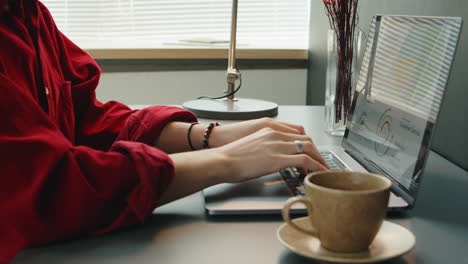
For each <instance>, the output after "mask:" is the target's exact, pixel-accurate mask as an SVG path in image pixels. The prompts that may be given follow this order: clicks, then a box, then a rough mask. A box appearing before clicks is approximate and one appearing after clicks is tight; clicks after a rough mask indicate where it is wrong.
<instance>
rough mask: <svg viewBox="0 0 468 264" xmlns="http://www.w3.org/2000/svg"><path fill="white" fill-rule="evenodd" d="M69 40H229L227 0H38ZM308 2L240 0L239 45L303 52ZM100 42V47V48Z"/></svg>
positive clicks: (305, 45)
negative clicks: (46, 8)
mask: <svg viewBox="0 0 468 264" xmlns="http://www.w3.org/2000/svg"><path fill="white" fill-rule="evenodd" d="M42 2H43V3H44V4H45V5H46V6H47V7H48V8H49V10H50V12H51V13H52V15H53V16H54V18H55V21H56V23H57V25H58V27H59V29H60V30H61V31H62V32H64V33H65V34H66V35H67V36H68V37H69V38H71V39H72V40H73V41H76V42H78V43H80V42H81V41H85V42H86V43H89V42H95V43H96V45H98V46H103V43H104V45H105V43H109V42H111V41H114V40H115V41H121V42H128V43H131V42H132V41H135V43H141V42H144V41H148V42H151V43H154V42H160V43H165V42H176V41H179V40H188V39H215V40H229V37H230V26H231V8H232V1H231V0H207V1H197V0H42ZM308 29H309V1H308V0H292V1H284V0H283V1H280V0H239V3H238V24H237V42H238V44H239V45H242V43H244V44H248V45H252V46H256V47H266V48H270V47H271V48H277V47H281V48H307V46H308V35H309V33H308ZM99 43H100V44H99Z"/></svg>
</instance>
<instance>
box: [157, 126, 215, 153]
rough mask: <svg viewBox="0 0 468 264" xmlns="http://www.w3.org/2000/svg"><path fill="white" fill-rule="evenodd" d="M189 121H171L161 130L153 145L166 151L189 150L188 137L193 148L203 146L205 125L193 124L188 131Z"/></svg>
mask: <svg viewBox="0 0 468 264" xmlns="http://www.w3.org/2000/svg"><path fill="white" fill-rule="evenodd" d="M190 125H191V123H186V122H171V123H169V124H167V125H166V126H165V127H164V129H163V130H162V131H161V134H160V135H159V137H158V138H157V139H156V140H155V141H154V144H153V145H154V147H156V148H159V149H161V150H164V151H165V152H167V153H179V152H185V151H191V150H192V149H190V146H189V142H188V137H189V136H190V140H191V142H192V146H193V147H194V149H197V150H198V149H202V148H203V133H204V132H205V129H206V126H203V125H199V124H195V125H194V126H193V127H192V129H191V130H190V133H189V128H190Z"/></svg>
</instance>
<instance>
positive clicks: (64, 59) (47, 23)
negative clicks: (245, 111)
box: [0, 0, 327, 262]
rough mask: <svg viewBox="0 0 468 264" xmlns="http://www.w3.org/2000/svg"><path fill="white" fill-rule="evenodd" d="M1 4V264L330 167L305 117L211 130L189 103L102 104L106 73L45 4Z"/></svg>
mask: <svg viewBox="0 0 468 264" xmlns="http://www.w3.org/2000/svg"><path fill="white" fill-rule="evenodd" d="M0 10H1V11H0V47H1V48H0V56H1V57H0V58H1V59H0V113H1V117H0V177H1V182H2V183H1V184H0V212H2V214H1V216H0V262H2V261H5V262H7V261H9V260H10V259H11V258H12V257H13V256H14V255H15V254H16V252H17V251H18V250H19V249H21V248H24V247H30V246H34V245H39V244H43V243H47V242H50V241H55V240H60V239H65V238H70V237H74V236H78V235H82V234H97V233H103V232H107V231H110V230H113V229H116V228H119V227H124V226H129V225H133V224H137V223H144V221H145V219H147V218H148V216H149V215H150V214H151V213H152V211H153V210H154V208H156V207H158V206H160V205H163V204H166V203H168V202H171V201H174V200H176V199H178V198H180V197H183V196H186V195H189V194H192V193H194V192H197V191H199V190H201V189H203V188H205V187H208V186H211V185H214V184H218V183H224V182H242V181H246V180H249V179H252V178H255V177H260V176H262V175H266V174H269V173H272V172H275V171H278V170H280V169H282V168H285V167H292V166H294V167H300V168H304V169H308V170H325V169H327V165H326V163H325V162H324V160H323V159H322V158H321V157H320V155H319V153H318V151H317V149H316V147H315V146H314V144H313V143H312V140H311V139H310V138H309V137H308V136H306V135H305V133H304V129H303V128H302V127H300V126H297V125H293V124H288V123H283V122H279V121H274V120H272V119H267V118H263V119H258V120H251V121H245V122H240V123H236V124H231V125H225V126H216V125H214V124H213V125H210V126H209V127H208V128H207V127H205V126H202V125H199V124H196V123H194V122H196V117H195V116H194V115H193V114H192V113H190V112H188V111H186V110H183V109H180V108H175V107H167V106H153V107H149V108H146V109H142V110H138V111H136V110H130V109H129V108H128V107H127V106H125V105H123V104H121V103H118V102H114V101H111V102H108V103H105V104H102V103H100V102H99V101H97V100H96V96H95V88H96V86H97V84H98V80H99V76H100V73H101V70H100V69H99V67H98V66H97V64H96V63H95V62H94V61H93V60H92V58H91V57H90V56H89V55H87V54H86V53H85V52H84V51H83V50H81V49H80V48H79V47H77V46H76V45H75V44H73V43H72V42H71V41H70V40H69V39H68V38H67V37H65V36H64V35H63V34H62V33H61V32H60V31H59V30H58V29H57V27H56V25H55V23H54V21H53V19H52V17H51V15H50V13H49V12H48V10H47V9H46V7H45V6H44V5H43V4H41V3H40V2H38V1H37V0H15V1H6V0H0ZM294 141H301V142H302V144H303V146H304V148H303V152H302V153H298V152H297V144H296V143H295V142H294ZM191 150H196V151H191Z"/></svg>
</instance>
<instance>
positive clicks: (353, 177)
mask: <svg viewBox="0 0 468 264" xmlns="http://www.w3.org/2000/svg"><path fill="white" fill-rule="evenodd" d="M391 185H392V183H391V182H390V180H389V179H387V178H385V177H383V176H380V175H377V174H372V173H361V172H351V171H325V172H316V173H311V174H309V175H307V177H306V178H305V179H304V187H305V192H306V195H305V196H304V197H301V196H296V197H292V198H290V199H289V200H288V201H287V202H286V204H285V205H284V207H283V219H284V220H285V221H286V222H287V223H288V224H289V225H291V226H292V227H293V228H295V229H297V230H299V231H301V232H304V233H307V234H310V235H312V236H315V237H317V238H318V239H319V240H320V244H321V245H322V246H323V247H324V248H326V249H329V250H332V251H336V252H347V253H348V252H359V251H365V250H368V248H369V245H370V244H371V243H372V241H373V240H374V238H375V236H376V235H377V232H378V231H379V229H380V226H381V225H382V222H383V220H384V217H385V214H386V208H387V204H388V199H389V196H390V187H391ZM296 203H303V204H304V205H306V207H307V209H308V214H309V216H308V217H309V219H310V221H311V224H312V226H313V229H311V230H306V229H304V228H303V227H300V226H298V225H297V224H296V223H294V222H293V221H291V218H290V208H291V206H292V205H293V204H296Z"/></svg>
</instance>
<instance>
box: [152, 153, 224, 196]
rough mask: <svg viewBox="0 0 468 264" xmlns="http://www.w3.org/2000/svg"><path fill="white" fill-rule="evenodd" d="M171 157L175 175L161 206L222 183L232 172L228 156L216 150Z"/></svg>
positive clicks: (179, 154)
mask: <svg viewBox="0 0 468 264" xmlns="http://www.w3.org/2000/svg"><path fill="white" fill-rule="evenodd" d="M169 157H170V158H171V159H172V160H173V162H174V166H175V175H174V178H173V180H172V182H171V183H170V185H169V186H168V188H167V190H166V191H165V192H164V193H163V195H162V196H161V199H160V202H159V205H163V204H166V203H169V202H171V201H174V200H177V199H179V198H181V197H184V196H187V195H190V194H193V193H195V192H198V191H200V190H202V189H204V188H206V187H209V186H212V185H215V184H218V183H222V182H224V180H225V178H226V175H227V174H229V172H232V168H230V167H229V162H228V160H227V158H226V156H225V155H224V154H223V153H222V152H220V151H218V150H215V149H210V150H201V151H197V152H184V153H177V154H171V155H169Z"/></svg>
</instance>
